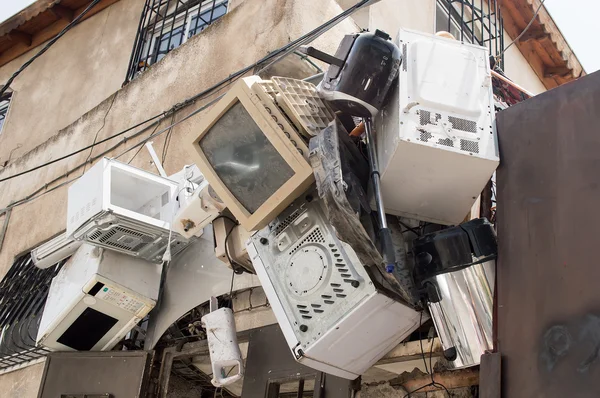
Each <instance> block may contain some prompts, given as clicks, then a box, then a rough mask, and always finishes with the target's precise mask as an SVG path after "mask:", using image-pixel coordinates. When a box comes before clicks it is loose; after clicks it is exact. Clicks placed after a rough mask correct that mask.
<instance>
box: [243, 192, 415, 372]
mask: <svg viewBox="0 0 600 398" xmlns="http://www.w3.org/2000/svg"><path fill="white" fill-rule="evenodd" d="M317 197H318V195H317V194H316V192H314V193H313V194H312V195H310V196H309V198H310V199H311V200H310V201H308V200H307V199H305V197H304V196H303V197H301V198H299V199H297V200H296V201H295V202H294V203H292V205H291V206H289V207H288V208H286V209H285V211H284V212H283V213H282V214H281V215H279V216H278V217H277V218H276V220H275V221H273V222H272V223H271V224H270V225H268V226H267V227H265V228H264V229H262V230H260V231H257V232H256V233H255V234H254V235H252V237H251V239H250V240H249V241H248V244H247V248H248V254H249V255H250V258H251V260H252V263H253V265H254V269H255V270H256V274H257V275H258V277H259V279H260V283H261V285H262V287H263V289H264V291H265V293H266V295H267V297H268V299H269V302H270V304H271V307H272V309H273V311H274V313H275V316H276V318H277V321H278V323H279V325H280V327H281V330H282V331H283V334H284V336H285V338H286V341H287V343H288V345H289V347H290V349H291V350H292V353H293V355H294V357H295V358H296V360H297V361H299V362H300V363H302V364H304V365H307V366H309V367H311V368H314V369H318V370H320V371H323V372H326V373H330V374H333V375H335V376H339V377H343V378H346V379H355V378H356V377H358V376H359V375H361V374H362V373H364V372H365V371H366V370H367V369H368V368H369V367H371V366H372V365H373V364H374V363H375V362H377V361H378V360H379V359H380V358H381V357H383V356H384V355H385V354H386V353H387V352H389V351H390V350H391V349H392V348H393V347H394V346H395V345H397V344H398V343H400V342H401V341H402V340H404V339H405V338H406V337H407V336H408V335H409V334H410V333H411V332H412V331H414V330H415V329H416V328H417V327H418V326H419V312H417V311H415V310H413V309H411V308H410V307H408V306H407V305H405V304H403V303H401V302H399V301H397V300H396V299H395V298H393V295H391V294H388V293H389V292H387V291H385V290H383V289H381V286H380V284H379V283H378V282H377V280H376V278H373V277H372V275H370V273H369V272H367V269H366V268H365V267H363V265H361V263H360V261H359V259H358V256H357V254H356V253H355V251H354V250H353V249H352V247H350V245H348V244H347V243H345V242H343V241H341V240H339V239H338V236H337V233H336V231H335V229H334V228H333V227H332V226H331V223H330V222H329V221H328V219H327V218H326V215H325V210H324V206H323V203H322V201H321V200H317V199H312V198H317Z"/></svg>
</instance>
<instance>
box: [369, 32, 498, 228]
mask: <svg viewBox="0 0 600 398" xmlns="http://www.w3.org/2000/svg"><path fill="white" fill-rule="evenodd" d="M397 44H398V45H399V47H400V49H401V50H402V52H403V56H404V58H403V62H402V66H401V68H400V74H399V78H398V83H397V84H396V86H395V87H393V88H392V90H391V92H390V94H389V100H388V103H387V105H386V106H385V107H384V109H383V110H382V112H380V113H379V115H377V117H376V119H375V124H376V145H377V155H378V162H379V171H380V173H381V191H382V195H383V203H384V204H385V210H386V213H389V214H394V215H398V216H406V217H409V218H413V219H419V220H424V221H431V222H435V223H440V224H458V223H460V222H461V221H462V220H463V219H464V218H465V216H466V215H467V213H468V212H469V209H470V208H471V206H472V205H473V203H474V202H475V200H476V198H477V197H478V196H479V194H480V193H481V191H482V190H483V188H484V186H485V184H486V183H487V181H488V180H489V179H490V177H491V176H492V174H493V173H494V170H495V169H496V167H497V166H498V164H499V155H498V140H497V136H496V131H495V126H494V108H493V97H492V85H491V74H490V67H489V58H488V55H489V54H488V51H487V49H486V48H484V47H479V46H476V45H471V44H465V43H461V42H459V41H455V40H451V39H446V38H442V37H436V36H432V35H429V34H424V33H419V32H413V31H408V30H404V29H401V30H400V32H399V34H398V43H397Z"/></svg>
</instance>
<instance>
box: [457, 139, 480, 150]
mask: <svg viewBox="0 0 600 398" xmlns="http://www.w3.org/2000/svg"><path fill="white" fill-rule="evenodd" d="M460 149H461V150H463V151H467V152H471V153H479V142H477V141H469V140H460Z"/></svg>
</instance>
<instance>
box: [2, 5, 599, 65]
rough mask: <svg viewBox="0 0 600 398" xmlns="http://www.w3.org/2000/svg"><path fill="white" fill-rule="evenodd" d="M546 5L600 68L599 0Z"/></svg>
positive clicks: (582, 55) (583, 56) (7, 12)
mask: <svg viewBox="0 0 600 398" xmlns="http://www.w3.org/2000/svg"><path fill="white" fill-rule="evenodd" d="M33 2H34V0H0V3H2V4H0V21H3V20H5V19H7V18H9V17H10V16H12V15H14V14H16V13H17V12H19V11H20V10H21V9H23V8H25V7H27V6H28V5H29V4H31V3H33ZM545 4H546V8H547V9H548V11H549V12H550V13H551V14H552V18H554V21H555V22H556V25H558V27H559V28H560V30H561V31H562V33H563V35H564V36H565V38H566V39H567V42H568V43H569V45H570V46H571V48H572V49H573V51H574V52H575V54H576V55H577V57H578V58H579V61H580V62H581V64H582V65H583V67H584V68H585V70H586V72H588V73H591V72H594V71H597V70H600V51H599V50H598V47H597V42H596V38H595V35H592V34H591V33H592V32H594V31H595V27H596V23H598V22H597V21H598V15H600V0H546V3H545Z"/></svg>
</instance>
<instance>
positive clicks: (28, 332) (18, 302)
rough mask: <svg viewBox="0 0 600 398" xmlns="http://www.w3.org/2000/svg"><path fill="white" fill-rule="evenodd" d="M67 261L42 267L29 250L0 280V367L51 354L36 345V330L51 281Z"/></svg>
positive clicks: (5, 367) (15, 364)
mask: <svg viewBox="0 0 600 398" xmlns="http://www.w3.org/2000/svg"><path fill="white" fill-rule="evenodd" d="M65 261H66V260H63V261H61V262H59V263H58V264H56V266H54V267H50V268H46V269H39V268H36V267H35V265H34V264H33V260H32V259H31V254H30V253H27V254H26V255H24V256H21V257H19V258H18V259H16V260H15V262H14V264H13V265H12V267H11V268H10V269H9V270H8V272H7V274H6V275H5V276H4V278H3V279H2V281H1V282H0V370H5V369H7V368H11V367H15V366H19V365H23V364H26V363H27V362H30V361H34V360H36V359H38V358H41V357H43V356H45V355H46V354H48V352H49V351H48V350H47V349H45V348H43V347H39V346H37V345H36V338H37V332H38V328H39V323H40V319H41V317H42V313H43V312H44V304H45V303H46V298H47V297H48V290H49V289H50V283H51V282H52V278H54V276H56V274H57V273H58V271H59V270H60V268H61V267H62V266H63V264H64V263H65Z"/></svg>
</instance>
